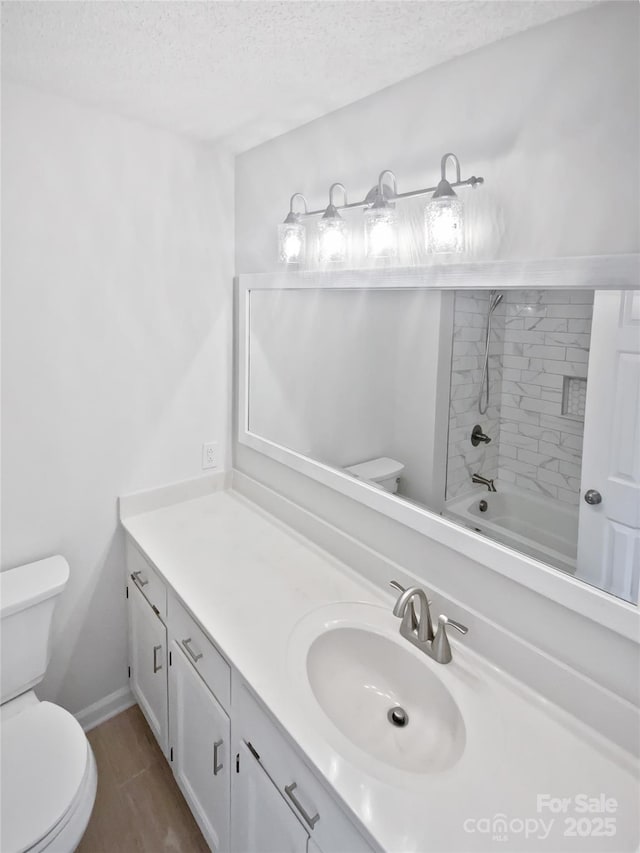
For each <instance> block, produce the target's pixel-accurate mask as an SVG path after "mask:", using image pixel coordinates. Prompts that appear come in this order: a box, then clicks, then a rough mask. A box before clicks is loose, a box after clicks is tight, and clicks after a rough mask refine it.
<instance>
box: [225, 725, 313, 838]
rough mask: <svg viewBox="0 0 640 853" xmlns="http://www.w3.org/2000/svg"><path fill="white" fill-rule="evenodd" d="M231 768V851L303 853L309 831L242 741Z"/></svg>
mask: <svg viewBox="0 0 640 853" xmlns="http://www.w3.org/2000/svg"><path fill="white" fill-rule="evenodd" d="M237 755H238V756H239V760H238V761H237V763H236V766H235V767H234V768H233V790H232V804H233V810H232V817H231V833H232V841H233V850H234V853H306V851H307V842H308V841H309V834H308V833H307V832H306V830H305V829H304V827H303V826H302V824H301V823H300V821H299V820H298V818H297V817H296V816H295V814H294V813H293V811H292V810H291V809H290V808H289V806H288V805H287V803H286V801H285V799H284V797H283V796H282V794H281V793H280V792H279V791H278V789H277V788H276V786H275V785H274V784H273V782H272V781H271V779H270V778H269V776H268V775H267V773H266V771H265V770H264V768H263V767H262V765H261V764H260V762H259V761H258V760H257V759H256V758H255V757H254V756H253V754H252V753H251V751H250V750H249V749H248V748H247V746H246V744H245V743H244V741H241V742H240V745H239V747H238V750H237Z"/></svg>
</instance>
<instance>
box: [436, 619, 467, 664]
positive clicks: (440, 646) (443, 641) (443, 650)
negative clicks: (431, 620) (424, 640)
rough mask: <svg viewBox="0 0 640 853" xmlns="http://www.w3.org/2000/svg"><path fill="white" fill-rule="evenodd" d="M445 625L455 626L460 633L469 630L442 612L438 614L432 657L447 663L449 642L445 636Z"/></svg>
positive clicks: (449, 649)
mask: <svg viewBox="0 0 640 853" xmlns="http://www.w3.org/2000/svg"><path fill="white" fill-rule="evenodd" d="M447 625H451V627H452V628H455V629H456V631H459V632H460V633H461V634H466V633H467V632H468V630H469V629H468V628H467V626H466V625H462V624H461V623H460V622H456V621H455V619H449V617H448V616H445V615H444V614H441V615H440V616H438V630H437V631H436V635H435V637H434V638H433V643H432V650H433V659H434V660H435V661H436V662H437V663H449V662H450V661H451V657H452V656H451V646H450V644H449V637H448V636H447Z"/></svg>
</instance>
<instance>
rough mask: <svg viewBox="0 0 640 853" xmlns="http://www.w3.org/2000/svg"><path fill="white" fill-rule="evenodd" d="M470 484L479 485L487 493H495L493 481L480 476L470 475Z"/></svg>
mask: <svg viewBox="0 0 640 853" xmlns="http://www.w3.org/2000/svg"><path fill="white" fill-rule="evenodd" d="M471 482H472V483H479V484H480V485H481V486H486V487H487V491H489V492H497V491H498V490H497V489H496V487H495V485H494V483H493V480H490V479H489V478H488V477H483V476H482V474H472V475H471Z"/></svg>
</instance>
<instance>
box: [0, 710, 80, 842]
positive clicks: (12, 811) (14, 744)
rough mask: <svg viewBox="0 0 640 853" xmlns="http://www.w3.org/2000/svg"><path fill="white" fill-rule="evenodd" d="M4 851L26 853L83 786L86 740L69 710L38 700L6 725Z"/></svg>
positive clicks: (3, 723) (2, 823)
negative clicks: (23, 852)
mask: <svg viewBox="0 0 640 853" xmlns="http://www.w3.org/2000/svg"><path fill="white" fill-rule="evenodd" d="M1 739H2V752H1V753H0V754H1V756H2V801H1V809H2V822H1V829H0V833H1V834H0V850H2V853H22V851H25V850H28V849H29V848H30V847H33V846H34V845H35V844H37V842H38V841H39V840H40V839H41V838H44V836H45V835H47V834H48V833H49V832H51V830H52V829H53V828H54V827H55V826H56V824H57V823H59V822H60V821H61V820H62V818H63V817H64V816H65V815H66V813H67V811H68V810H69V808H70V807H71V804H72V803H73V801H74V799H75V798H76V795H77V794H78V791H79V789H80V785H81V784H82V781H83V778H84V774H85V770H86V766H87V760H88V749H87V746H88V744H87V738H86V736H85V734H84V732H83V730H82V728H81V726H80V724H79V723H78V722H77V720H76V719H75V718H74V717H72V716H71V714H70V713H69V712H68V711H65V710H64V708H60V707H59V706H58V705H52V704H51V703H50V702H39V703H38V704H37V705H33V706H31V707H29V708H27V709H26V710H25V711H22V712H21V713H19V714H16V715H15V716H13V717H9V718H8V719H6V720H3V721H2V737H1Z"/></svg>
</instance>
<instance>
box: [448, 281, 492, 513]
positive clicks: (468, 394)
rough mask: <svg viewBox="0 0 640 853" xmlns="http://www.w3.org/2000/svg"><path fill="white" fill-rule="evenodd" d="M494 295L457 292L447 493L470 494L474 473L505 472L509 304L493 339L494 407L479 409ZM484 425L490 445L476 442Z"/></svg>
mask: <svg viewBox="0 0 640 853" xmlns="http://www.w3.org/2000/svg"><path fill="white" fill-rule="evenodd" d="M489 298H490V297H489V293H488V292H487V291H478V292H476V293H473V292H469V291H457V292H456V295H455V305H454V318H453V353H452V359H451V399H450V403H449V447H448V458H447V492H446V497H447V499H448V498H454V497H457V496H458V495H461V494H464V493H465V492H468V491H469V490H470V489H471V488H472V486H471V476H472V474H482V475H483V476H485V477H491V478H492V479H495V478H497V477H498V471H499V433H500V406H499V403H500V398H501V389H502V348H503V344H504V322H505V304H504V300H503V302H502V303H501V304H500V305H498V306H497V308H496V310H495V312H494V314H493V317H492V323H491V339H490V341H489V408H488V409H487V412H486V414H484V415H481V414H480V413H479V411H478V397H479V394H480V383H481V381H482V367H483V363H484V353H485V342H486V329H487V316H488V313H489ZM474 424H480V425H481V426H482V428H483V430H484V432H485V433H486V434H487V435H488V436H489V437H490V438H491V443H490V444H480V445H479V446H478V447H473V446H472V444H471V430H472V429H473V426H474Z"/></svg>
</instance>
